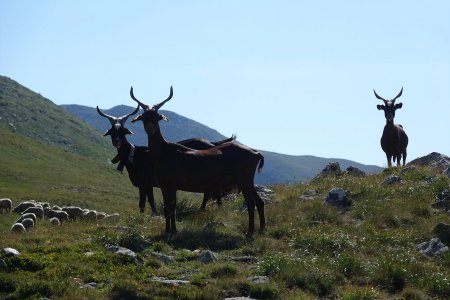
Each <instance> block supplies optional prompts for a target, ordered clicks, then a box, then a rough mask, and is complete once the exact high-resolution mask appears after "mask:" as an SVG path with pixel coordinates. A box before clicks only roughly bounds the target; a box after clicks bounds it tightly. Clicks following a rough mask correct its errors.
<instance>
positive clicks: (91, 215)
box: [83, 209, 97, 221]
mask: <svg viewBox="0 0 450 300" xmlns="http://www.w3.org/2000/svg"><path fill="white" fill-rule="evenodd" d="M83 219H84V220H88V221H95V220H97V212H96V211H95V210H89V209H87V210H86V211H85V212H84V213H83Z"/></svg>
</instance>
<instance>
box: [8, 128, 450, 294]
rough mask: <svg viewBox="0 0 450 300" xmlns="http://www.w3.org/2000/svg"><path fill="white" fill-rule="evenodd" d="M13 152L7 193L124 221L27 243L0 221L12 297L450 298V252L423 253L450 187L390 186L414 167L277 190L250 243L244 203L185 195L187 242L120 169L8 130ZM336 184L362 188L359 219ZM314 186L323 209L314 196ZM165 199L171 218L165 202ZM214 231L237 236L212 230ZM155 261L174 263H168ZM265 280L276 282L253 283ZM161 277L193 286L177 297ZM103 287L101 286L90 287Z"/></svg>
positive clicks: (37, 232) (354, 194)
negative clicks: (332, 201) (144, 208)
mask: <svg viewBox="0 0 450 300" xmlns="http://www.w3.org/2000/svg"><path fill="white" fill-rule="evenodd" d="M23 145H27V146H26V147H23ZM0 147H1V149H2V152H1V153H0V164H1V165H2V172H0V197H8V198H11V199H12V200H13V201H14V204H17V203H18V202H20V201H22V200H28V199H36V200H40V201H48V202H50V203H52V204H59V205H68V204H73V205H80V206H82V207H88V208H93V209H97V210H101V211H106V212H108V213H114V212H119V213H120V219H119V220H118V221H117V222H115V223H101V222H99V223H98V224H97V223H96V222H82V221H76V222H68V223H65V224H63V226H60V227H53V226H51V225H50V224H48V223H47V222H45V221H42V220H40V221H38V224H37V226H36V228H35V229H33V230H30V231H29V232H27V233H24V234H21V235H18V234H11V233H9V228H10V226H11V224H12V222H13V221H14V220H15V219H17V218H18V214H15V213H9V214H0V236H1V239H0V248H4V247H12V248H15V249H17V250H19V251H20V252H21V255H20V256H19V257H5V256H4V255H3V254H0V259H3V260H4V261H5V262H6V263H7V265H8V266H9V267H8V269H7V270H0V298H2V299H3V298H4V299H26V298H40V297H48V298H51V299H120V298H121V297H124V296H126V297H127V299H167V298H172V299H173V298H179V299H217V298H225V297H237V296H250V297H254V298H258V299H317V298H339V299H386V298H405V299H427V298H436V299H443V298H445V297H446V296H447V295H448V294H449V293H450V281H449V280H450V268H449V266H450V254H449V253H446V254H444V255H442V256H440V257H438V258H434V259H427V258H425V257H423V256H422V255H421V254H420V253H419V252H418V251H417V249H416V245H417V244H418V243H420V242H422V241H426V240H429V239H431V238H432V237H433V233H432V229H433V227H434V226H435V225H436V224H438V223H439V222H443V223H450V216H449V215H448V213H446V212H445V211H442V210H435V209H432V208H431V207H430V204H431V203H433V202H434V200H435V197H436V196H438V195H439V194H441V193H442V192H443V191H445V190H446V189H448V188H449V185H450V179H448V178H446V177H443V176H441V175H440V174H438V172H436V171H435V170H431V169H427V168H423V167H421V168H418V169H416V170H411V171H409V172H408V173H407V174H408V176H405V177H404V181H403V183H401V184H395V185H392V186H387V185H383V181H384V179H385V178H386V177H387V176H389V175H390V174H394V175H398V174H400V172H401V169H397V168H394V169H391V170H389V171H387V172H383V173H381V174H378V175H372V176H369V177H366V178H353V177H348V176H341V177H339V178H336V179H332V178H325V179H320V180H316V181H315V182H314V183H311V184H308V185H307V184H298V185H289V186H288V185H279V186H273V187H272V188H273V189H274V190H275V195H274V197H273V199H271V201H270V203H268V204H267V205H266V217H267V231H266V232H265V233H264V234H256V235H255V236H254V237H253V238H247V237H246V236H245V232H246V229H247V213H246V212H244V213H240V212H239V207H240V205H241V204H242V201H243V199H242V195H240V196H238V197H237V199H236V200H233V201H226V202H225V203H224V204H223V206H222V207H217V206H216V205H209V206H208V207H207V210H206V212H200V211H198V209H197V208H198V207H199V206H200V203H201V195H197V194H187V193H179V195H178V196H179V199H180V201H179V204H178V209H179V210H180V211H183V214H182V219H181V222H178V224H177V226H178V234H176V235H175V236H172V237H171V238H168V237H167V236H165V235H164V234H163V229H164V223H165V222H164V219H163V218H162V217H161V216H151V215H150V214H149V213H148V212H147V213H145V214H140V213H139V212H138V211H137V190H136V189H135V188H134V187H132V186H131V183H130V182H129V180H128V177H127V175H126V173H124V174H123V175H121V174H119V173H117V172H116V171H115V170H114V167H113V166H112V165H109V164H107V163H101V162H98V161H93V160H91V159H88V158H85V157H82V156H79V155H77V154H73V153H71V152H67V151H64V150H63V149H58V148H54V147H51V146H47V145H44V144H42V143H39V142H36V141H34V140H32V139H29V138H26V137H23V136H20V135H18V134H15V133H11V132H10V131H9V130H4V129H1V128H0ZM428 177H433V178H434V179H433V180H432V181H428V180H426V178H428ZM333 187H341V188H343V189H345V190H347V191H349V192H350V197H351V198H352V200H353V207H352V208H351V209H350V210H348V211H346V212H343V211H341V210H338V209H335V208H333V207H328V206H324V205H323V200H324V199H325V197H326V195H327V193H328V191H329V190H330V189H331V188H333ZM311 189H312V190H316V191H317V193H318V196H317V199H316V200H310V201H302V200H300V196H301V195H302V194H303V192H304V191H305V190H311ZM155 191H157V189H155ZM156 197H157V201H158V203H159V206H158V207H159V209H161V204H160V202H161V196H160V193H159V192H157V193H156ZM212 221H215V222H222V223H223V224H225V226H217V227H213V228H207V227H205V226H206V225H207V224H208V223H209V222H212ZM256 222H257V223H258V218H256ZM107 244H114V245H120V246H123V247H127V248H130V249H133V250H136V251H137V252H138V257H137V259H136V260H134V259H129V258H126V257H121V256H116V255H113V254H111V253H109V252H108V251H107V250H106V247H105V245H107ZM197 249H199V250H202V249H209V250H212V251H214V252H215V253H216V254H217V255H218V257H219V259H220V260H219V262H214V263H210V264H204V263H201V262H200V261H198V260H197V255H196V254H195V252H193V250H197ZM155 251H156V252H159V253H163V254H166V255H170V256H173V257H174V261H173V262H172V263H165V262H163V261H161V260H159V259H158V258H156V257H155V256H154V255H152V252H155ZM86 252H93V255H91V256H86V255H85V253H86ZM240 258H241V259H240ZM259 275H264V276H268V278H269V282H268V283H266V284H255V283H252V282H251V281H249V280H248V279H247V278H249V277H252V276H259ZM154 277H164V278H167V279H183V280H188V281H189V282H190V283H189V284H187V285H182V286H177V287H172V286H167V285H164V284H161V283H157V282H154V281H153V280H152V278H154ZM89 282H96V283H97V287H96V288H94V289H91V288H86V287H84V286H85V284H87V283H89ZM82 287H83V288H82Z"/></svg>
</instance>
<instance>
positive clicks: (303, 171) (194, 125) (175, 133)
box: [61, 105, 382, 184]
mask: <svg viewBox="0 0 450 300" xmlns="http://www.w3.org/2000/svg"><path fill="white" fill-rule="evenodd" d="M61 107H62V108H64V109H66V110H67V111H70V112H71V113H73V114H74V115H76V116H78V117H79V118H80V119H82V120H84V121H85V122H86V123H88V124H89V125H91V126H93V127H95V128H97V129H98V130H99V131H100V132H102V133H103V132H105V131H106V130H107V128H108V127H109V126H110V125H109V122H108V121H107V120H106V119H104V118H102V117H100V116H99V115H98V114H97V111H96V110H95V108H92V107H87V106H80V105H62V106H61ZM132 110H133V108H132V107H130V106H125V105H121V106H116V107H113V108H111V109H109V110H104V111H105V112H106V113H107V114H111V115H114V116H122V115H125V114H127V113H129V112H131V111H132ZM163 114H164V115H166V116H167V117H168V118H169V119H170V122H168V123H166V122H161V123H160V124H161V130H162V132H163V135H164V137H165V138H166V139H167V140H169V141H173V142H175V141H180V140H184V139H188V138H192V137H201V138H206V139H209V140H212V141H216V140H220V139H223V138H225V137H224V136H223V135H221V134H219V133H218V132H217V131H216V130H213V129H211V128H209V127H207V126H205V125H202V124H200V123H198V122H195V121H193V120H190V119H188V118H185V117H183V116H180V115H177V114H175V113H173V112H170V111H163ZM127 127H128V128H129V129H130V130H131V131H133V132H134V135H132V136H130V137H129V139H130V141H131V142H133V143H135V144H136V145H146V144H147V134H146V133H145V132H144V130H143V128H142V124H141V123H136V124H131V123H130V122H128V123H127ZM238 139H239V137H238ZM249 146H251V145H249ZM262 153H263V154H264V157H265V167H264V170H263V172H262V173H261V174H257V175H256V177H255V180H256V182H257V183H262V184H274V183H296V182H301V181H308V180H310V179H312V178H313V177H314V176H315V175H317V173H319V172H320V171H321V170H322V168H323V167H324V166H325V165H326V164H328V163H330V162H336V161H337V162H339V163H340V165H341V167H342V168H343V169H346V168H347V167H349V166H353V167H357V168H359V169H361V170H363V171H364V172H367V173H377V172H380V171H381V170H382V169H381V168H380V167H378V166H371V165H364V164H360V163H357V162H354V161H349V160H345V159H339V158H322V157H316V156H311V155H299V156H294V155H285V154H280V153H274V152H268V151H262Z"/></svg>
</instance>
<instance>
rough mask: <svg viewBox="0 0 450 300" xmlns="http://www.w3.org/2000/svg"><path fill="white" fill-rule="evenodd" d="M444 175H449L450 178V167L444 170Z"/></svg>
mask: <svg viewBox="0 0 450 300" xmlns="http://www.w3.org/2000/svg"><path fill="white" fill-rule="evenodd" d="M444 174H445V175H447V177H448V178H450V167H448V168H447V169H446V170H444Z"/></svg>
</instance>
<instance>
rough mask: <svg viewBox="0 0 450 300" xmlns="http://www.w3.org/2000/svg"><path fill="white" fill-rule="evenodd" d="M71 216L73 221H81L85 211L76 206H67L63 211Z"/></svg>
mask: <svg viewBox="0 0 450 300" xmlns="http://www.w3.org/2000/svg"><path fill="white" fill-rule="evenodd" d="M61 210H62V211H65V212H66V213H68V214H69V217H70V218H71V219H81V218H82V217H83V213H84V211H83V210H82V209H81V208H79V207H76V206H66V207H63V208H62V209H61Z"/></svg>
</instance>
